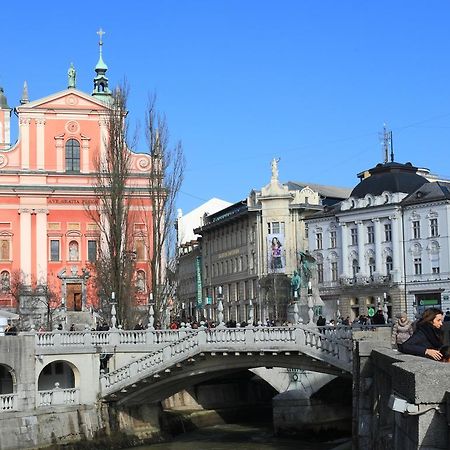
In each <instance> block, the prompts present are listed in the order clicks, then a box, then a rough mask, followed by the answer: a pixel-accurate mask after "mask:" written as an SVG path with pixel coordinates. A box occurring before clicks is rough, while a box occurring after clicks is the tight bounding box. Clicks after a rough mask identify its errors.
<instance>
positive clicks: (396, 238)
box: [389, 215, 401, 282]
mask: <svg viewBox="0 0 450 450" xmlns="http://www.w3.org/2000/svg"><path fill="white" fill-rule="evenodd" d="M389 218H390V219H391V224H392V266H393V277H394V281H397V282H399V281H401V242H400V230H399V226H400V220H398V219H399V217H398V215H394V216H391V217H389Z"/></svg>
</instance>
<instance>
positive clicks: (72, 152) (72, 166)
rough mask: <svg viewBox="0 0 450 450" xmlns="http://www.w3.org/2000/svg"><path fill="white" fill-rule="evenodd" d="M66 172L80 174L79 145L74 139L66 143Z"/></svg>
mask: <svg viewBox="0 0 450 450" xmlns="http://www.w3.org/2000/svg"><path fill="white" fill-rule="evenodd" d="M66 172H75V173H79V172H80V143H79V142H78V141H77V140H76V139H69V140H68V141H67V142H66Z"/></svg>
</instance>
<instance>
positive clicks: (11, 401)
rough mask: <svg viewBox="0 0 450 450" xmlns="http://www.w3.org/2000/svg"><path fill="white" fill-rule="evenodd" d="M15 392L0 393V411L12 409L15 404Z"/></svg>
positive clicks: (14, 407)
mask: <svg viewBox="0 0 450 450" xmlns="http://www.w3.org/2000/svg"><path fill="white" fill-rule="evenodd" d="M16 400H17V394H1V395H0V412H4V411H14V410H15V409H17V406H16Z"/></svg>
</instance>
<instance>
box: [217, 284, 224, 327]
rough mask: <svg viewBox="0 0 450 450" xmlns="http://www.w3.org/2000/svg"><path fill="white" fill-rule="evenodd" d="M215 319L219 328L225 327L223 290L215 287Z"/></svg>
mask: <svg viewBox="0 0 450 450" xmlns="http://www.w3.org/2000/svg"><path fill="white" fill-rule="evenodd" d="M217 300H218V303H217V319H218V322H219V327H223V326H225V323H224V321H223V288H222V286H218V287H217Z"/></svg>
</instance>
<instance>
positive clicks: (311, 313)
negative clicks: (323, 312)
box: [308, 280, 314, 325]
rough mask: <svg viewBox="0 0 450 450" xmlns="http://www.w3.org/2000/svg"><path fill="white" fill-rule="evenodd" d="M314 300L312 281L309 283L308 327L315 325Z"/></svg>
mask: <svg viewBox="0 0 450 450" xmlns="http://www.w3.org/2000/svg"><path fill="white" fill-rule="evenodd" d="M313 307H314V299H313V295H312V283H311V280H309V281H308V317H309V322H308V325H312V324H313V323H314V320H313V319H314V309H313Z"/></svg>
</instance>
